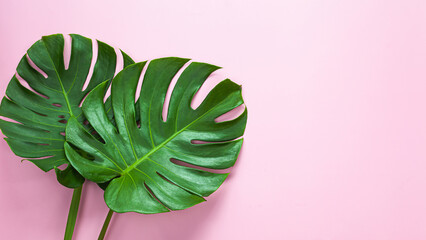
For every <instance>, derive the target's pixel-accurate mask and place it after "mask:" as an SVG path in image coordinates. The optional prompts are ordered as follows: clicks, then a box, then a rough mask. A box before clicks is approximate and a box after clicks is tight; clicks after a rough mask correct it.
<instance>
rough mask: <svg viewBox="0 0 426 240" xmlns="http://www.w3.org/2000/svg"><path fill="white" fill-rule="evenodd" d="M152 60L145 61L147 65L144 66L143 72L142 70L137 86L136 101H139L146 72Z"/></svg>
mask: <svg viewBox="0 0 426 240" xmlns="http://www.w3.org/2000/svg"><path fill="white" fill-rule="evenodd" d="M150 62H151V61H147V63H145V66H143V69H142V72H141V76H140V77H139V81H138V85H137V87H136V95H135V102H137V101H138V100H139V96H140V95H141V88H142V82H143V78H144V77H145V73H146V70H147V69H148V66H149V63H150Z"/></svg>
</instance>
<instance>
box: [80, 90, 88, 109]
mask: <svg viewBox="0 0 426 240" xmlns="http://www.w3.org/2000/svg"><path fill="white" fill-rule="evenodd" d="M89 93H90V91H89V92H87V93H86V94H85V95H84V97H83V98H82V99H81V101H80V103H79V104H78V107H80V108H81V106H82V105H83V102H84V100H86V97H87V95H89Z"/></svg>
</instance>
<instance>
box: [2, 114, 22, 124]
mask: <svg viewBox="0 0 426 240" xmlns="http://www.w3.org/2000/svg"><path fill="white" fill-rule="evenodd" d="M0 119H1V120H4V121H6V122H12V123H17V124H21V125H23V124H22V123H21V122H18V121H16V120H15V119H12V118H8V117H4V116H0Z"/></svg>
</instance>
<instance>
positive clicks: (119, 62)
mask: <svg viewBox="0 0 426 240" xmlns="http://www.w3.org/2000/svg"><path fill="white" fill-rule="evenodd" d="M114 51H115V55H117V62H116V64H115V73H114V77H115V76H116V75H117V73H119V72H120V71H121V70H123V67H124V59H123V54H122V53H121V51H120V49H119V48H116V47H115V48H114ZM105 80H106V79H105Z"/></svg>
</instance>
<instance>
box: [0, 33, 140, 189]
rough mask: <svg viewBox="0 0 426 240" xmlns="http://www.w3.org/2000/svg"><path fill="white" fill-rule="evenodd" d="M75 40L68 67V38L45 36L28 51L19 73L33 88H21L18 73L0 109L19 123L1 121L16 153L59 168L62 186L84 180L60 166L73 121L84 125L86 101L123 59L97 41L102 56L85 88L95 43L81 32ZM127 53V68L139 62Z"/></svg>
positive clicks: (46, 166) (46, 167)
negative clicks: (65, 48)
mask: <svg viewBox="0 0 426 240" xmlns="http://www.w3.org/2000/svg"><path fill="white" fill-rule="evenodd" d="M71 39H72V41H71V58H70V61H69V66H68V68H67V69H66V68H65V64H64V37H63V35H62V34H55V35H49V36H44V37H42V39H41V40H39V41H37V42H36V43H34V44H33V45H32V46H31V47H30V48H29V49H28V51H27V54H26V55H24V56H23V57H22V59H21V61H20V62H19V65H18V67H17V69H16V71H17V74H18V75H19V76H20V77H22V78H23V80H24V81H25V82H26V83H27V84H28V86H29V87H25V86H24V85H23V84H21V83H20V81H19V80H18V77H17V76H16V75H15V76H13V77H12V79H11V81H10V83H9V85H8V87H7V90H6V95H7V97H4V98H3V100H2V103H1V106H0V116H3V117H6V118H9V119H12V120H13V121H6V120H0V128H1V130H2V132H3V134H4V135H6V136H7V138H6V141H7V143H8V144H9V146H10V148H11V149H12V151H13V152H14V153H15V154H16V155H18V156H20V157H23V158H27V160H29V161H31V162H33V163H34V164H35V165H37V166H38V167H39V168H41V169H42V170H43V171H49V170H51V169H53V168H55V170H56V173H57V178H58V181H59V182H60V183H61V184H63V185H65V186H67V187H71V188H76V187H79V186H80V185H81V184H82V183H83V182H84V178H83V177H81V176H80V175H79V174H78V172H77V171H75V169H73V168H72V166H70V165H69V166H68V167H67V168H66V169H65V170H64V171H61V170H59V169H58V168H57V167H58V166H60V165H62V164H66V163H68V161H67V159H66V156H65V153H64V142H65V137H64V133H65V127H66V123H67V120H68V119H69V118H70V117H73V118H75V119H77V121H79V122H81V123H83V121H84V120H85V118H84V115H83V114H82V111H81V108H80V104H81V102H82V101H83V99H84V97H85V96H86V95H87V94H88V93H89V92H90V91H91V90H92V89H93V88H94V87H96V86H97V85H98V84H99V83H101V82H104V81H105V80H108V79H112V78H113V76H114V72H115V69H116V59H117V56H116V53H115V51H114V49H113V48H112V47H111V46H109V45H107V44H105V43H103V42H101V41H97V45H98V57H97V59H96V64H95V66H94V70H93V75H92V76H91V78H90V80H89V83H88V85H87V87H86V88H85V89H84V90H83V87H84V84H85V82H86V79H87V77H88V74H89V69H90V65H91V62H92V41H91V40H90V39H88V38H85V37H83V36H80V35H75V34H72V35H71ZM122 54H123V59H124V65H125V66H127V65H129V64H131V63H134V62H133V60H132V59H131V58H130V57H128V56H127V55H126V54H125V53H124V52H122ZM29 59H30V60H29ZM34 65H35V66H36V67H33V66H34ZM37 68H39V69H40V70H41V71H42V72H44V73H45V74H46V75H47V76H46V77H44V75H43V74H42V73H41V72H40V71H39V70H38V69H37ZM105 85H108V81H107V82H106V83H105V84H104V86H105ZM85 128H86V129H90V126H88V125H85Z"/></svg>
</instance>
